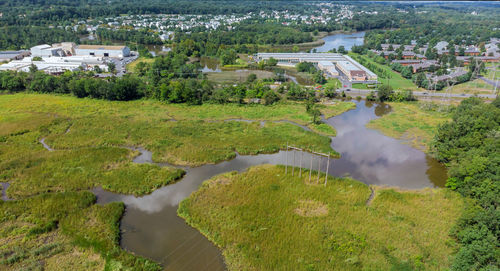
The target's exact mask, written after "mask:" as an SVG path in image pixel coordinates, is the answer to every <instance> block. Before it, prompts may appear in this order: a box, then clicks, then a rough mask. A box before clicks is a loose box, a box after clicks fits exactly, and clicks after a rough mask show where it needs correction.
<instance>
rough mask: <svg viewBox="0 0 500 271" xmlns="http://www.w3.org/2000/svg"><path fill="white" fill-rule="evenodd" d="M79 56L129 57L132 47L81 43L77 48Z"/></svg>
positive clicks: (76, 52) (76, 51)
mask: <svg viewBox="0 0 500 271" xmlns="http://www.w3.org/2000/svg"><path fill="white" fill-rule="evenodd" d="M75 54H76V55H77V56H97V57H128V56H130V49H129V48H128V47H127V46H104V45H79V46H77V47H76V49H75Z"/></svg>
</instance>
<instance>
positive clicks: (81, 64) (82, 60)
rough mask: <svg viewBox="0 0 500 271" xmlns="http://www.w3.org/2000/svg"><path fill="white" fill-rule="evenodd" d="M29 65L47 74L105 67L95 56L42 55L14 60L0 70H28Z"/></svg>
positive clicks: (0, 67)
mask: <svg viewBox="0 0 500 271" xmlns="http://www.w3.org/2000/svg"><path fill="white" fill-rule="evenodd" d="M31 65H35V66H36V67H37V69H38V70H39V71H44V72H46V73H49V74H57V73H63V72H65V71H77V70H79V69H83V70H89V69H93V68H94V67H95V66H99V67H100V68H101V69H104V70H105V69H106V65H105V63H104V62H103V61H102V59H101V58H97V57H78V56H76V57H75V56H70V57H42V60H41V61H33V58H32V57H26V58H24V59H22V60H14V61H11V62H9V63H7V64H3V65H1V66H0V71H5V70H10V71H22V72H29V70H30V67H31Z"/></svg>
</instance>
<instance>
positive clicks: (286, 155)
mask: <svg viewBox="0 0 500 271" xmlns="http://www.w3.org/2000/svg"><path fill="white" fill-rule="evenodd" d="M285 161H286V162H285V175H286V173H287V171H288V141H287V142H286V151H285Z"/></svg>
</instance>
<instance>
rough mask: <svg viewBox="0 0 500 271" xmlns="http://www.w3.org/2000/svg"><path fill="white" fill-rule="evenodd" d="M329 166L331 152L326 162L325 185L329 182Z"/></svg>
mask: <svg viewBox="0 0 500 271" xmlns="http://www.w3.org/2000/svg"><path fill="white" fill-rule="evenodd" d="M328 168H330V153H328V160H327V162H326V174H325V186H326V182H328Z"/></svg>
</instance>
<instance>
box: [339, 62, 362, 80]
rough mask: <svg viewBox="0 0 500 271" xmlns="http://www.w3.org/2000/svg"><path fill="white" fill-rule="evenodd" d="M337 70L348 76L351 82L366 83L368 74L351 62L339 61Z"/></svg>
mask: <svg viewBox="0 0 500 271" xmlns="http://www.w3.org/2000/svg"><path fill="white" fill-rule="evenodd" d="M337 68H338V69H339V70H340V71H341V72H342V73H343V74H345V75H346V76H347V78H348V79H349V81H365V80H366V72H365V71H362V70H360V69H359V68H358V67H356V66H355V65H354V64H352V63H351V62H349V61H339V62H337Z"/></svg>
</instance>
